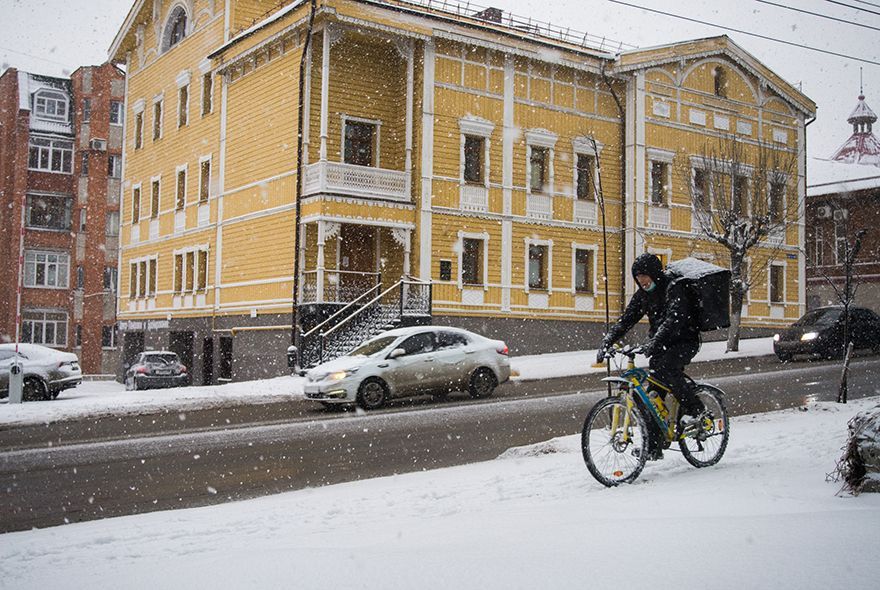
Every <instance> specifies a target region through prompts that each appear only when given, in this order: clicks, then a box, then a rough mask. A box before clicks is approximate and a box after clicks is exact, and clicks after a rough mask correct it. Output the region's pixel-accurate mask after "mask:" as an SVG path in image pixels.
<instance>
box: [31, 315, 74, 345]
mask: <svg viewBox="0 0 880 590" xmlns="http://www.w3.org/2000/svg"><path fill="white" fill-rule="evenodd" d="M50 313H56V314H59V315H61V314H63V315H64V320H47V319H46V315H47V314H50ZM28 314H43V319H42V320H35V319H30V318H27V317H26V316H27V315H28ZM21 323H22V330H21V331H22V336H23V335H24V332H25V324H31V326H32V327H31V329H30V333H31V337H30V340H29V342H30V343H33V344H41V345H43V346H48V347H50V348H66V347H67V340H68V332H69V331H70V314H68V313H67V311H66V310H63V309H45V308H38V309H25V310H23V311H22V319H21ZM37 323H39V324H41V325H42V326H43V329H42V332H43V336H44V337H43V339H42V341H41V342H34V337H33V336H34V329H33V325H34V324H37ZM49 323H52V324H54V325H55V338H54V341H53V342H46V339H45V335H46V324H49ZM62 323H63V324H64V341H63V342H59V341H58V325H59V324H62ZM22 342H24V340H22Z"/></svg>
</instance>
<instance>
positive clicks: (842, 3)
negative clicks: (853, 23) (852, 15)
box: [825, 0, 880, 16]
mask: <svg viewBox="0 0 880 590" xmlns="http://www.w3.org/2000/svg"><path fill="white" fill-rule="evenodd" d="M853 1H854V2H858V1H859V0H853ZM825 2H828V3H830V4H837V5H838V6H845V7H847V8H852V9H853V10H861V11H862V12H870V13H871V14H876V15H878V16H880V12H876V11H874V10H868V9H867V8H859V7H858V6H853V5H852V4H847V3H846V2H838V1H837V0H825ZM863 4H867V5H868V6H875V7H878V8H880V6H877V5H876V4H871V3H870V2H863Z"/></svg>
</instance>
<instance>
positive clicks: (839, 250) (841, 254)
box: [834, 228, 849, 265]
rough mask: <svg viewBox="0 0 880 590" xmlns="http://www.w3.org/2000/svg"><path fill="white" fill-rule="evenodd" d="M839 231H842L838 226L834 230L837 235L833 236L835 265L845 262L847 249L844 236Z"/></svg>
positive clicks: (847, 245)
mask: <svg viewBox="0 0 880 590" xmlns="http://www.w3.org/2000/svg"><path fill="white" fill-rule="evenodd" d="M840 233H842V232H841V231H840V228H837V229H836V231H835V234H837V235H836V236H835V238H834V263H835V264H837V265H841V264H846V255H847V250H849V244H847V242H846V237H845V236H842V235H840Z"/></svg>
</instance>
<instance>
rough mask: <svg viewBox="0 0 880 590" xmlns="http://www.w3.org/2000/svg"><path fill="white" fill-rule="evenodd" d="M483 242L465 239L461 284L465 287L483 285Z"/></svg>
mask: <svg viewBox="0 0 880 590" xmlns="http://www.w3.org/2000/svg"><path fill="white" fill-rule="evenodd" d="M482 250H483V240H475V239H472V238H464V239H463V240H462V252H461V282H462V283H464V284H465V285H482V284H483V276H482V275H483V273H482V269H483V260H482V258H483V257H482Z"/></svg>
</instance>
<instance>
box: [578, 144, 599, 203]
mask: <svg viewBox="0 0 880 590" xmlns="http://www.w3.org/2000/svg"><path fill="white" fill-rule="evenodd" d="M594 166H595V160H594V158H593V156H588V155H587V154H578V155H577V170H576V174H577V180H576V182H577V190H576V193H577V198H578V199H583V200H588V201H592V200H594V199H595V198H596V193H595V191H594V190H593V170H594Z"/></svg>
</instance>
